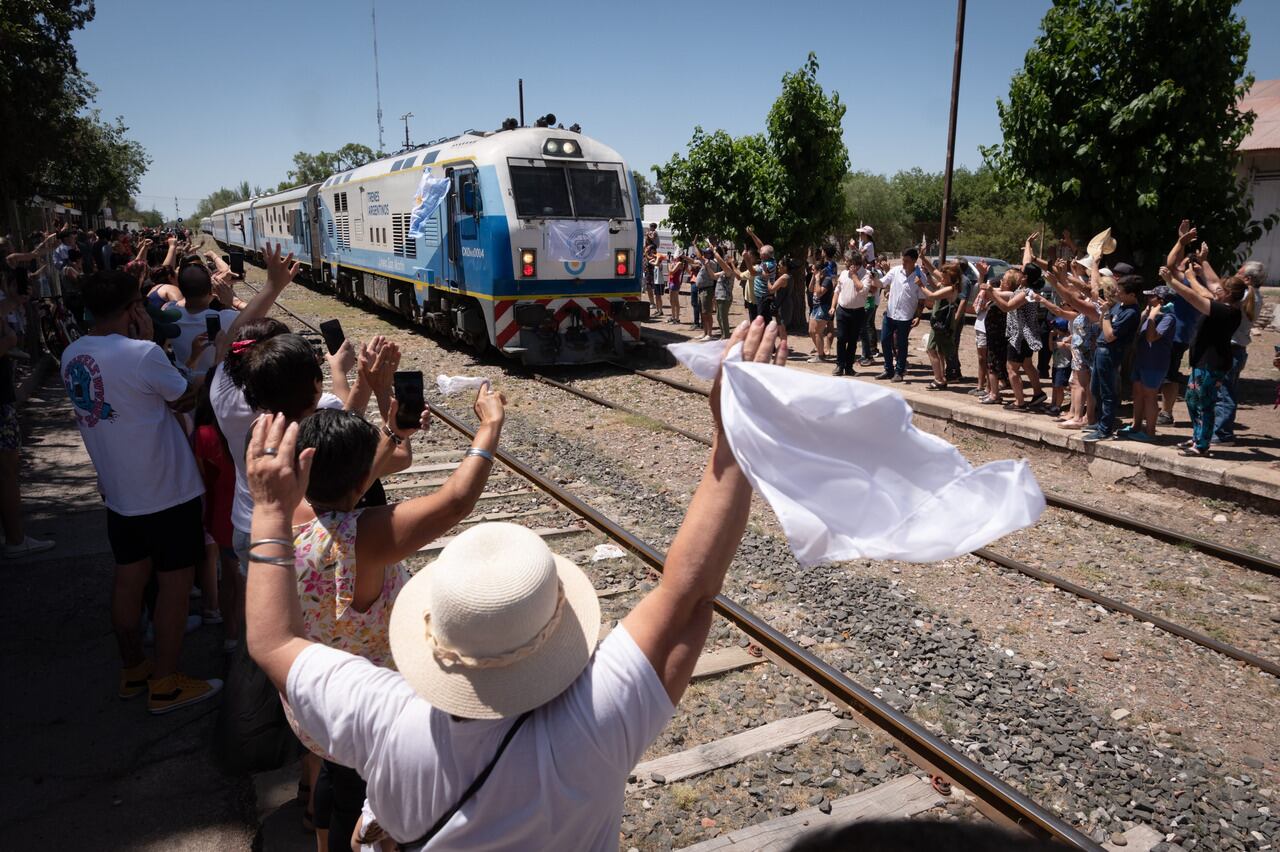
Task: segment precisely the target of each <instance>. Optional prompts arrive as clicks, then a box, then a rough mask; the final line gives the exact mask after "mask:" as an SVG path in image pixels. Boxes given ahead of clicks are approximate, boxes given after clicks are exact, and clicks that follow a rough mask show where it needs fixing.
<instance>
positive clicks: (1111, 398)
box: [1089, 343, 1121, 435]
mask: <svg viewBox="0 0 1280 852" xmlns="http://www.w3.org/2000/svg"><path fill="white" fill-rule="evenodd" d="M1120 360H1121V359H1120V358H1118V357H1115V356H1114V355H1113V354H1112V352H1111V350H1110V349H1108V348H1107V347H1106V346H1104V345H1102V343H1099V344H1098V348H1097V349H1095V350H1094V351H1093V374H1092V375H1091V376H1090V377H1089V390H1090V392H1091V393H1092V394H1093V395H1094V396H1095V397H1096V398H1097V400H1098V427H1097V428H1098V431H1099V432H1101V433H1103V434H1104V435H1109V434H1111V433H1112V432H1114V431H1115V428H1116V408H1118V407H1119V405H1120V388H1119V384H1118V379H1119V378H1120Z"/></svg>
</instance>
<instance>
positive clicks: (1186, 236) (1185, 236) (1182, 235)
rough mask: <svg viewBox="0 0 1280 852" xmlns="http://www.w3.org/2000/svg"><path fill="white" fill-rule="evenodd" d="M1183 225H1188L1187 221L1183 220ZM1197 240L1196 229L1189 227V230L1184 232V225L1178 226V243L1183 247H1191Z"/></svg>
mask: <svg viewBox="0 0 1280 852" xmlns="http://www.w3.org/2000/svg"><path fill="white" fill-rule="evenodd" d="M1182 224H1183V225H1187V224H1188V223H1187V220H1186V219H1183V220H1182ZM1195 238H1196V229H1195V228H1192V227H1188V228H1187V230H1185V231H1184V230H1182V225H1179V226H1178V242H1179V243H1181V244H1182V245H1183V246H1188V245H1190V244H1191V242H1192V241H1193V240H1194V239H1195Z"/></svg>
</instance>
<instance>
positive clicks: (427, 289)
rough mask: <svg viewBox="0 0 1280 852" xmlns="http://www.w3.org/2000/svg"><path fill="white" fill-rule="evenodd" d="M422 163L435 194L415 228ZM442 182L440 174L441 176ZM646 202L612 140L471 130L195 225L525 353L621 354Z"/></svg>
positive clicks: (227, 243) (440, 327)
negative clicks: (273, 247) (282, 251)
mask: <svg viewBox="0 0 1280 852" xmlns="http://www.w3.org/2000/svg"><path fill="white" fill-rule="evenodd" d="M424 172H425V173H426V176H427V177H430V178H432V179H435V180H434V181H433V182H434V183H436V185H437V187H438V188H440V189H442V190H444V195H443V200H442V201H441V202H440V204H439V206H438V207H436V208H435V210H434V212H432V213H431V214H430V215H429V216H427V217H426V218H425V219H424V220H423V222H422V223H421V225H420V226H419V228H418V234H417V236H415V235H413V234H411V233H410V225H411V217H412V211H413V210H414V207H415V205H416V204H417V203H418V201H419V200H420V198H419V196H418V195H417V193H418V191H419V189H420V187H421V186H422V185H423V177H424ZM444 182H447V184H446V183H444ZM639 217H640V206H639V201H638V199H637V197H636V191H635V186H634V183H633V182H632V179H631V172H630V170H629V169H628V168H627V165H626V163H624V162H623V160H622V157H621V156H619V155H618V153H617V152H616V151H614V150H613V149H612V148H609V147H607V146H605V145H603V144H601V143H600V142H597V141H595V140H594V139H590V138H588V137H586V136H583V135H581V134H580V133H575V132H573V131H571V130H563V129H557V128H550V127H523V128H510V129H504V130H498V131H492V132H480V131H468V132H467V133H465V134H463V135H461V136H456V137H453V138H451V139H446V140H442V141H439V142H436V143H432V144H429V145H427V146H424V147H421V148H418V149H416V150H410V151H405V152H402V153H400V154H396V155H394V156H391V157H386V158H384V159H381V160H376V161H374V162H371V163H368V164H366V165H363V166H360V167H359V168H355V169H351V170H349V171H346V172H342V173H340V174H336V175H333V176H331V177H329V178H328V179H326V180H325V181H323V182H321V183H317V184H312V185H310V186H301V187H296V188H294V189H290V190H286V191H285V192H280V193H275V194H273V195H266V196H260V197H258V198H254V199H252V200H250V201H245V202H240V203H239V204H234V205H231V206H230V207H227V208H224V209H222V210H218V211H216V212H214V213H213V214H212V215H211V216H210V217H209V218H208V219H206V220H204V221H202V222H201V230H202V231H204V232H205V233H209V234H211V235H212V236H213V238H214V239H215V240H216V241H217V242H218V244H219V245H221V246H223V247H224V248H238V249H240V250H241V251H243V252H244V253H245V254H246V256H248V257H250V258H251V259H253V260H261V257H262V253H263V250H264V249H265V247H266V246H267V245H268V244H269V243H277V242H278V243H281V244H282V246H284V247H285V248H286V249H288V250H292V251H293V252H294V254H295V256H296V257H298V258H300V259H301V260H302V262H303V264H304V266H306V267H307V269H308V272H309V278H310V280H311V281H312V282H313V283H315V284H316V285H318V286H321V287H323V288H326V289H329V290H331V291H333V292H335V293H337V294H339V295H342V296H344V297H347V298H350V299H353V300H357V301H367V302H372V303H374V304H376V305H379V306H381V307H383V308H386V309H389V310H392V311H395V312H397V313H399V314H402V315H403V316H405V317H407V318H410V319H412V320H414V321H416V322H418V323H421V324H422V325H425V326H426V327H428V328H430V329H431V330H433V331H435V332H437V333H440V334H444V335H447V336H451V337H454V338H457V339H459V340H462V341H464V342H466V343H467V344H469V345H471V346H472V347H474V348H476V349H477V350H479V349H483V348H486V347H487V346H493V347H495V348H497V349H498V350H499V351H501V352H503V353H504V354H507V355H509V356H512V357H516V358H519V359H521V360H522V361H523V362H524V363H527V364H572V363H584V362H590V361H600V360H605V359H608V358H612V357H616V356H617V355H619V354H622V353H623V352H624V351H625V348H626V347H627V346H628V345H630V344H637V343H639V341H640V327H639V325H638V323H639V322H641V321H642V320H645V319H647V318H648V316H649V303H648V302H647V301H645V300H644V298H643V296H642V292H641V281H640V270H639V269H638V265H639V261H640V251H641V248H640V242H641V238H642V234H641V226H640V218H639Z"/></svg>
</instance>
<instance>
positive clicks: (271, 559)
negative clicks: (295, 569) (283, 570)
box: [249, 550, 294, 567]
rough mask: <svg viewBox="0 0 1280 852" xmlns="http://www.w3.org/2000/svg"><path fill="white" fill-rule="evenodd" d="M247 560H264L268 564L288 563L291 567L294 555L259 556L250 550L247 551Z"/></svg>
mask: <svg viewBox="0 0 1280 852" xmlns="http://www.w3.org/2000/svg"><path fill="white" fill-rule="evenodd" d="M249 561H250V562H265V563H266V564H268V565H288V566H290V567H292V566H293V564H294V557H293V556H259V555H258V554H256V553H254V552H253V551H252V550H251V551H249Z"/></svg>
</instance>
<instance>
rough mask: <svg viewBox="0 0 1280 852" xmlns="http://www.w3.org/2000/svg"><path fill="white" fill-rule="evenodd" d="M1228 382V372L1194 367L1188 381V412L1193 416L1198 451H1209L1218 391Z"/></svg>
mask: <svg viewBox="0 0 1280 852" xmlns="http://www.w3.org/2000/svg"><path fill="white" fill-rule="evenodd" d="M1226 380H1227V371H1226V370H1209V369H1206V368H1204V367H1193V368H1192V369H1191V378H1190V379H1188V380H1187V411H1188V412H1190V414H1191V429H1192V431H1193V433H1194V435H1195V441H1196V449H1199V450H1202V451H1203V450H1207V449H1209V439H1210V438H1212V437H1213V426H1214V419H1215V414H1216V413H1217V412H1216V411H1215V410H1214V409H1215V406H1216V405H1217V402H1218V389H1219V388H1220V387H1221V385H1222V383H1223V382H1225V381H1226Z"/></svg>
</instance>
